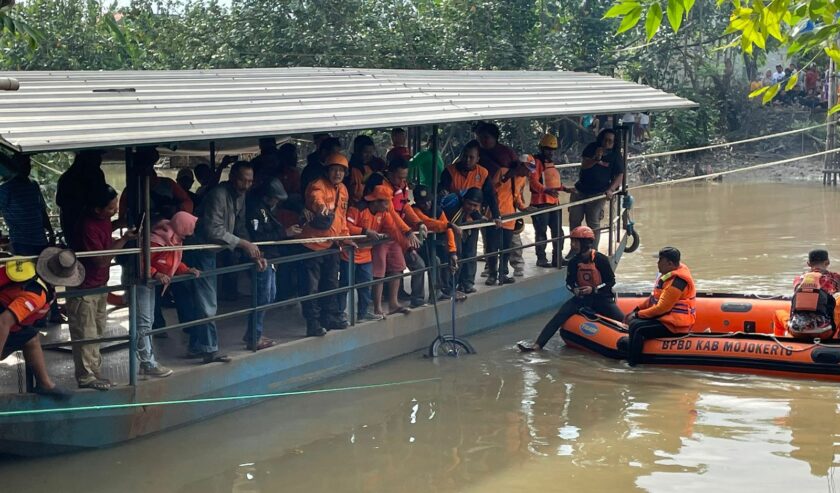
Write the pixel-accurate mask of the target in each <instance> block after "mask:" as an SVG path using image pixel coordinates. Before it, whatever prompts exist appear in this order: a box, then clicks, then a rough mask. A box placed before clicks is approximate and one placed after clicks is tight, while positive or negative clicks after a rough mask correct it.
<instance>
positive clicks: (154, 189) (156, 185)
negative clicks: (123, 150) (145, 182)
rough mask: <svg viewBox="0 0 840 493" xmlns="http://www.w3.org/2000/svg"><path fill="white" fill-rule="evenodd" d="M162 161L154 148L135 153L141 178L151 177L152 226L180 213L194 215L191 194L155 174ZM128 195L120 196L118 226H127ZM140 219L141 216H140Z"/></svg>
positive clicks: (169, 180) (173, 182)
mask: <svg viewBox="0 0 840 493" xmlns="http://www.w3.org/2000/svg"><path fill="white" fill-rule="evenodd" d="M159 159H160V154H159V153H158V151H157V149H155V148H154V147H151V146H149V147H141V148H139V149H137V152H135V153H134V160H135V164H136V165H137V172H138V174H139V175H140V176H148V177H149V200H150V202H151V203H150V204H149V205H150V209H151V214H152V216H151V218H150V219H151V221H152V224H154V223H156V222H157V221H159V220H160V219H172V216H173V215H175V213H176V212H178V211H183V212H188V213H190V214H192V213H193V202H192V199H191V198H190V196H189V194H187V192H186V191H185V190H184V189H183V188H181V186H180V185H178V183H176V182H175V180H173V179H172V178H168V177H166V176H158V174H157V173H156V172H155V163H157V162H158V160H159ZM127 205H128V194H127V193H125V190H123V193H122V194H121V195H120V211H119V216H118V217H117V225H118V226H123V227H124V226H125V225H126V224H127V222H128V221H127V218H126V214H127V212H128V209H127ZM138 219H139V214H138Z"/></svg>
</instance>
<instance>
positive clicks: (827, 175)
mask: <svg viewBox="0 0 840 493" xmlns="http://www.w3.org/2000/svg"><path fill="white" fill-rule="evenodd" d="M836 104H837V66H836V65H835V63H834V59H832V58H829V60H828V108H829V109H831V108H833V107H834V106H835V105H836ZM827 120H828V128H827V129H826V136H825V150H826V151H830V150H832V149H834V147H835V144H836V140H837V131H836V129H835V125H834V124H835V123H836V122H837V117H836V115H828V117H827ZM835 163H836V158H835V156H834V154H826V155H825V159H824V161H823V185H828V184H829V183H831V184H836V183H837V181H836V179H837V175H836V174H835V173H834V165H835ZM829 170H830V171H829Z"/></svg>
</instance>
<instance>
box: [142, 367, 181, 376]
mask: <svg viewBox="0 0 840 493" xmlns="http://www.w3.org/2000/svg"><path fill="white" fill-rule="evenodd" d="M173 373H174V372H173V371H172V370H171V369H169V368H167V367H165V366H163V365H157V366H141V367H140V374H141V375H145V376H149V377H155V378H165V377H168V376H169V375H172V374H173Z"/></svg>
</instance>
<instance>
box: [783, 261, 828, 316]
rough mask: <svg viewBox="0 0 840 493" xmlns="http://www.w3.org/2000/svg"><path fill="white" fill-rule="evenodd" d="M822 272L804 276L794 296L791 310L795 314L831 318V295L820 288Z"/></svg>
mask: <svg viewBox="0 0 840 493" xmlns="http://www.w3.org/2000/svg"><path fill="white" fill-rule="evenodd" d="M820 279H822V274H821V273H820V272H807V273H805V274H804V275H803V276H802V280H801V281H800V282H799V285H798V286H796V290H795V291H794V294H793V300H792V301H791V310H792V311H793V312H816V313H819V314H820V315H825V316H826V317H829V318H831V316H832V313H831V309H830V307H829V303H830V302H829V299H830V298H831V295H829V294H828V293H827V292H825V291H824V290H823V289H821V288H820Z"/></svg>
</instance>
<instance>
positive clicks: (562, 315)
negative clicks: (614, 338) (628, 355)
mask: <svg viewBox="0 0 840 493" xmlns="http://www.w3.org/2000/svg"><path fill="white" fill-rule="evenodd" d="M585 306H586V307H589V308H592V309H593V310H595V313H597V314H599V315H603V316H605V317H608V318H612V319H614V320H622V319H623V318H624V314H623V313H622V312H621V310H620V309H619V308H618V305H616V304H615V298H613V297H606V296H584V297H582V298H580V297H577V296H575V297H573V298H572V299H570V300H569V301H567V302H565V303H563V306H561V307H560V309H559V310H557V313H556V314H554V316H553V317H551V320H549V321H548V323H547V324H545V327H543V330H542V332H540V336H539V337H537V345H538V346H539V347H545V345H546V344H548V341H549V339H551V338H552V337H554V334H556V333H557V330H558V329H560V327H562V326H563V324H564V323H566V320H568V319H569V318H571V317H572V316H573V315H576V314H577V313H578V310H580V309H581V308H583V307H585Z"/></svg>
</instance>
